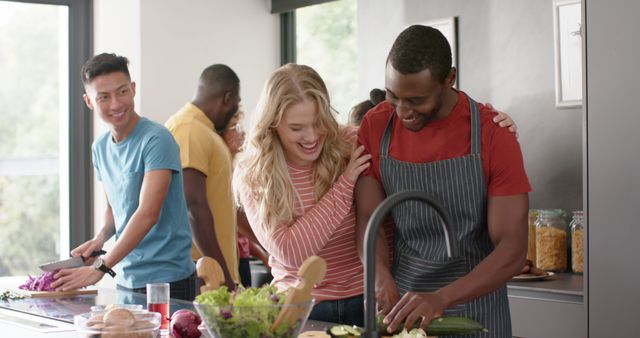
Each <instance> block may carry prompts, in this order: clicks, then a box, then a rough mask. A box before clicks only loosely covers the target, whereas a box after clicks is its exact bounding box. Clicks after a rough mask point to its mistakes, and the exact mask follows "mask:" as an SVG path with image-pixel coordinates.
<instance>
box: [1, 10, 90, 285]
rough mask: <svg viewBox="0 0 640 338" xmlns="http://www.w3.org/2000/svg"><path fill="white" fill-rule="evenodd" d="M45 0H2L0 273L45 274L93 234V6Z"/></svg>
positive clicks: (2, 274)
mask: <svg viewBox="0 0 640 338" xmlns="http://www.w3.org/2000/svg"><path fill="white" fill-rule="evenodd" d="M43 2H47V1H40V2H39V3H37V4H36V3H29V2H25V1H0V46H2V48H1V49H0V74H3V75H2V77H3V80H2V81H0V116H1V117H2V121H3V123H2V124H0V135H2V142H0V233H1V235H0V276H9V275H24V274H27V273H31V274H33V273H37V272H38V271H37V270H38V268H37V267H38V265H39V264H42V263H44V262H46V261H50V260H56V259H59V258H62V257H66V256H68V255H69V248H70V247H71V246H74V245H77V244H79V243H80V242H81V241H83V240H86V237H88V234H89V232H90V231H91V228H92V227H91V217H90V216H91V208H90V205H91V203H90V197H91V194H90V192H91V186H90V182H91V181H90V180H89V178H90V177H91V176H90V168H91V167H90V162H89V160H88V159H89V156H90V151H89V149H90V142H91V141H90V140H91V137H90V136H91V132H90V121H91V119H90V115H89V114H88V113H87V112H86V111H84V109H83V108H82V101H81V93H82V88H81V85H80V67H81V65H82V62H83V61H84V59H86V58H87V56H88V54H89V53H88V51H89V43H88V35H87V33H86V32H90V29H88V26H89V21H90V20H89V19H90V5H88V4H86V3H90V2H88V1H87V2H84V1H82V0H77V1H49V2H47V3H43ZM83 2H84V3H83ZM78 31H80V33H78ZM72 51H73V52H72Z"/></svg>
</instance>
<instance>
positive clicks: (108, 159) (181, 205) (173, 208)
mask: <svg viewBox="0 0 640 338" xmlns="http://www.w3.org/2000/svg"><path fill="white" fill-rule="evenodd" d="M92 152H93V167H94V170H95V174H96V177H97V179H98V180H99V181H102V184H103V186H104V189H105V191H106V193H107V199H108V201H109V204H110V205H111V209H112V210H113V218H114V221H115V228H116V234H115V235H116V241H117V240H118V238H119V237H120V235H122V232H123V231H124V229H125V227H126V225H127V223H128V222H129V219H130V218H131V216H132V215H133V213H134V212H135V211H136V210H137V209H138V202H139V197H140V191H141V188H142V180H143V178H144V174H145V173H146V172H149V171H152V170H159V169H169V170H171V183H170V185H169V191H168V192H167V196H166V198H165V200H164V203H163V204H162V210H161V211H160V218H159V219H158V223H156V224H155V225H154V226H153V227H152V228H151V230H150V231H149V232H148V233H147V235H146V236H145V237H144V239H142V241H141V242H140V243H139V244H138V246H136V247H135V248H134V249H133V250H132V251H131V252H130V253H129V254H128V255H127V256H126V257H125V258H124V259H122V261H120V262H119V263H118V264H116V266H115V267H114V268H115V269H117V270H119V272H120V273H118V275H117V276H116V277H117V280H116V281H117V283H118V284H119V285H121V286H124V287H127V288H141V287H145V285H146V284H147V283H156V282H166V283H168V282H175V281H178V280H181V279H184V278H187V277H189V276H190V275H191V274H192V273H193V272H194V270H195V265H194V264H193V261H192V260H191V229H190V227H189V219H188V216H187V204H186V202H185V198H184V189H183V182H182V168H181V164H180V149H179V148H178V144H177V143H176V142H175V140H174V139H173V136H171V133H170V132H169V130H167V129H166V128H165V127H164V126H162V125H160V124H158V123H155V122H153V121H151V120H149V119H147V118H145V117H140V120H139V121H138V123H137V124H136V126H135V127H134V129H133V131H132V132H131V134H129V136H128V137H127V138H126V139H125V140H123V141H122V142H120V143H115V142H114V141H113V138H112V136H111V132H107V133H106V134H104V135H102V136H100V137H99V138H98V139H97V140H96V141H95V142H94V144H93V147H92Z"/></svg>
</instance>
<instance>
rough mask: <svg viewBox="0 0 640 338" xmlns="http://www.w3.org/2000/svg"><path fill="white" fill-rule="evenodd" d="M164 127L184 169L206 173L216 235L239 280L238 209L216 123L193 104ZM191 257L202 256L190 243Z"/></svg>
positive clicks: (235, 276)
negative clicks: (174, 141)
mask: <svg viewBox="0 0 640 338" xmlns="http://www.w3.org/2000/svg"><path fill="white" fill-rule="evenodd" d="M165 126H166V127H167V128H168V129H169V130H170V131H171V133H172V134H173V137H174V138H175V139H176V142H177V143H178V145H179V146H180V161H181V162H182V168H183V169H184V168H192V169H196V170H198V171H200V172H201V173H203V174H204V175H205V176H207V180H206V182H207V183H206V184H207V187H206V189H207V200H208V202H209V208H210V209H211V213H212V214H213V221H214V223H215V226H214V228H215V231H216V236H217V237H218V242H219V244H220V249H221V250H222V254H223V255H224V258H225V261H226V263H227V267H228V268H229V272H230V273H231V277H232V278H233V279H234V280H235V281H236V282H239V281H240V276H239V273H238V246H237V233H236V208H235V205H234V203H233V195H232V190H231V175H232V164H231V163H232V162H231V154H230V153H229V149H228V148H227V145H226V144H225V143H224V140H223V139H222V137H220V135H218V134H217V133H216V132H215V126H214V125H213V122H211V120H209V118H208V117H207V116H206V115H205V114H204V112H202V110H200V109H199V108H198V107H196V106H195V105H193V104H191V103H187V104H186V105H185V106H184V107H182V109H180V110H179V111H178V112H177V113H176V114H175V115H173V116H171V117H170V118H169V120H168V121H167V123H166V124H165ZM191 256H192V257H193V259H194V260H197V259H198V258H200V257H202V254H201V253H200V252H199V251H198V249H197V248H196V247H195V245H192V246H191Z"/></svg>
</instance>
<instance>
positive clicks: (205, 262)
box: [196, 256, 224, 293]
mask: <svg viewBox="0 0 640 338" xmlns="http://www.w3.org/2000/svg"><path fill="white" fill-rule="evenodd" d="M196 272H197V274H198V277H200V279H202V281H203V282H204V284H203V285H202V286H201V287H200V293H203V292H205V291H209V290H216V289H218V288H219V287H220V286H221V285H224V273H223V272H222V267H220V263H218V261H216V260H215V259H213V258H211V257H207V256H204V257H201V258H200V259H198V261H197V262H196Z"/></svg>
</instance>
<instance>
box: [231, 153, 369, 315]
mask: <svg viewBox="0 0 640 338" xmlns="http://www.w3.org/2000/svg"><path fill="white" fill-rule="evenodd" d="M312 170H313V169H312V167H311V166H308V167H300V166H295V165H292V164H288V171H289V175H291V178H292V180H293V184H294V186H295V189H296V190H297V192H298V194H299V195H300V198H301V202H302V207H303V210H304V214H303V216H301V217H300V218H298V219H297V220H296V221H295V222H294V223H293V224H278V225H276V227H275V229H274V230H273V232H272V233H271V234H270V235H269V234H267V233H265V232H264V231H263V230H262V226H261V224H259V221H258V218H257V209H256V205H255V201H253V200H251V199H250V198H249V196H250V194H249V193H248V191H246V187H242V188H241V189H239V190H240V195H241V196H240V201H241V203H242V205H243V207H244V211H245V213H246V215H247V219H248V220H249V224H250V225H251V228H252V229H253V232H254V233H255V235H256V237H257V239H258V240H259V241H260V244H262V246H263V247H264V248H265V249H266V250H267V251H268V252H269V254H270V255H271V256H270V257H269V264H270V265H271V273H272V274H273V277H274V279H273V282H272V283H274V284H275V285H276V286H277V287H278V288H279V289H282V290H284V289H287V288H289V287H295V286H296V285H297V284H298V278H297V276H298V268H299V267H300V265H302V262H304V261H305V259H307V258H308V257H310V256H313V255H317V256H320V257H322V258H324V259H325V260H326V262H327V274H326V276H325V278H324V280H323V281H322V282H321V283H320V284H318V285H316V286H315V287H314V288H313V290H312V291H311V294H312V296H313V297H314V298H315V299H316V302H321V301H324V300H335V299H344V298H349V297H353V296H357V295H360V294H362V293H363V292H364V286H363V267H362V264H361V262H360V259H359V257H358V252H357V249H356V233H355V224H356V219H355V209H354V203H353V195H354V194H353V188H354V183H352V182H350V181H349V180H348V179H347V178H345V176H344V175H342V176H340V178H339V179H338V180H337V181H336V182H335V183H334V184H333V186H332V187H331V189H329V191H327V193H326V194H325V195H324V196H322V198H321V199H320V201H318V202H316V201H315V200H314V193H313V175H312Z"/></svg>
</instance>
